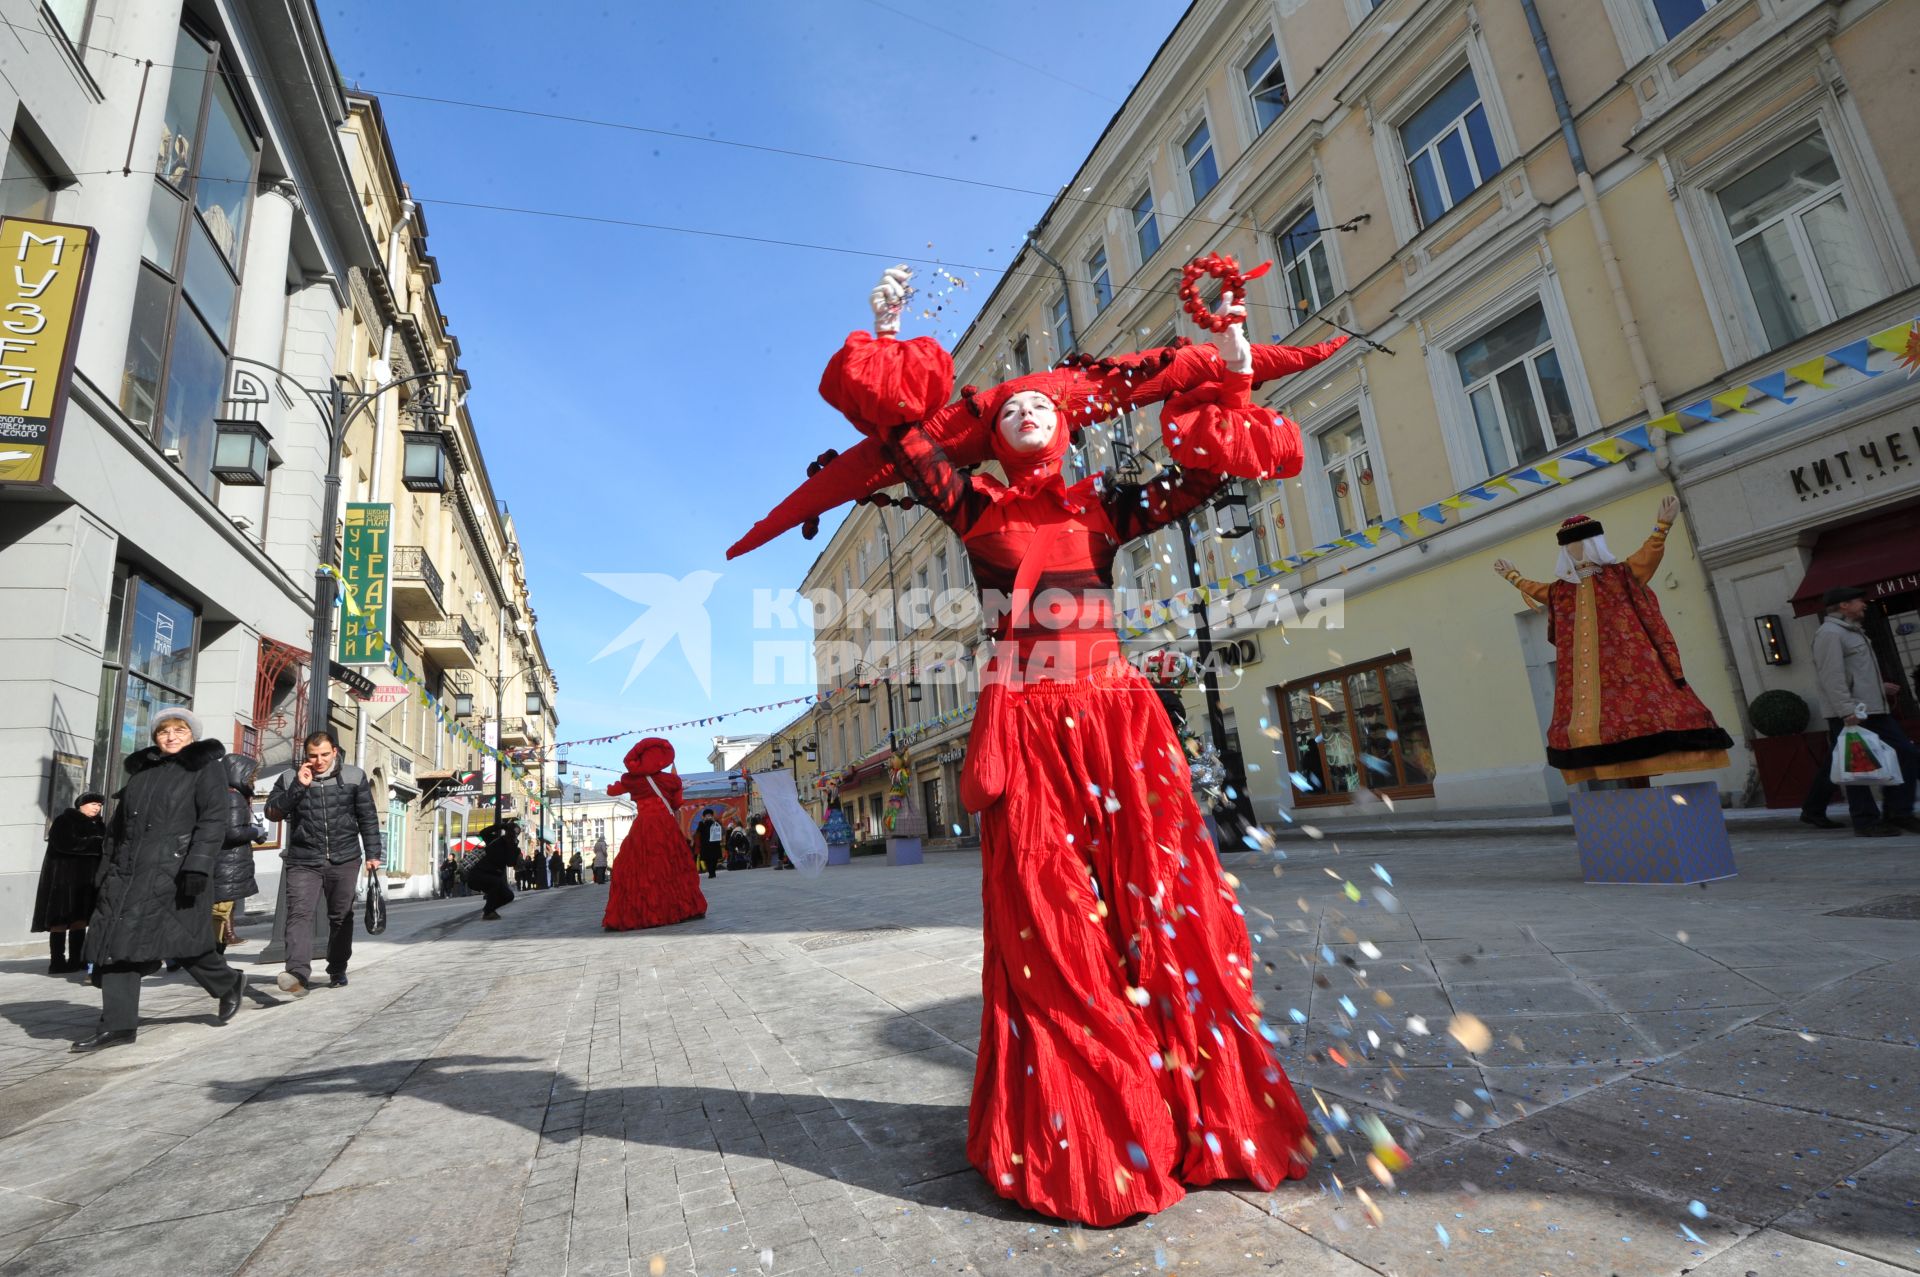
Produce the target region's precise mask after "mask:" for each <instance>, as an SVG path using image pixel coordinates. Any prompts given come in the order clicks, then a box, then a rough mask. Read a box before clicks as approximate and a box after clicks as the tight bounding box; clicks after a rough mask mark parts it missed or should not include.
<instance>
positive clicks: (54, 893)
mask: <svg viewBox="0 0 1920 1277" xmlns="http://www.w3.org/2000/svg"><path fill="white" fill-rule="evenodd" d="M106 802H107V796H106V795H105V794H102V793H99V792H98V791H95V790H88V791H87V792H86V793H84V794H82V795H80V796H79V797H78V798H76V799H74V800H73V806H71V807H69V808H67V810H65V811H63V812H61V813H60V814H59V815H58V816H55V817H54V818H53V824H52V825H50V826H49V827H48V828H47V853H46V855H45V856H43V857H41V860H40V883H39V886H38V887H37V888H36V889H35V891H34V893H33V926H32V928H31V930H34V931H44V932H46V933H47V948H48V950H49V952H50V954H51V959H50V961H49V962H48V963H47V974H48V975H65V974H67V973H68V972H70V971H78V970H79V969H80V968H81V967H83V966H85V965H86V963H85V962H84V961H83V960H82V959H81V956H80V955H81V953H82V952H83V951H84V950H85V948H86V945H87V919H89V918H91V917H92V916H93V906H94V901H95V899H96V892H95V889H94V885H93V884H94V880H95V879H96V878H97V877H98V876H99V873H100V852H101V850H102V849H103V847H104V845H105V842H106V836H107V822H106V819H105V818H104V817H103V816H102V815H101V812H102V810H103V809H104V808H105V807H106Z"/></svg>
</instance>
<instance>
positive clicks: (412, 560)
mask: <svg viewBox="0 0 1920 1277" xmlns="http://www.w3.org/2000/svg"><path fill="white" fill-rule="evenodd" d="M392 597H393V614H394V615H395V616H396V617H398V618H399V619H400V620H402V621H443V620H445V619H446V616H447V600H446V586H445V585H444V584H443V583H442V582H441V580H440V569H439V568H437V567H435V566H434V565H433V560H432V559H431V558H430V557H428V555H427V549H426V547H425V546H421V545H396V546H394V547H393V587H392Z"/></svg>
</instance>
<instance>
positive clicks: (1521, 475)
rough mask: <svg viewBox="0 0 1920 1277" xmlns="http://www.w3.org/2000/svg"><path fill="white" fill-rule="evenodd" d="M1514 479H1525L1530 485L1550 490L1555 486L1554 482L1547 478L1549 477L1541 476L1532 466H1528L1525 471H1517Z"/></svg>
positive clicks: (1514, 473)
mask: <svg viewBox="0 0 1920 1277" xmlns="http://www.w3.org/2000/svg"><path fill="white" fill-rule="evenodd" d="M1513 477H1514V478H1516V479H1525V480H1526V481H1527V482H1528V483H1537V484H1539V485H1541V486H1542V487H1546V488H1550V487H1552V486H1553V484H1554V480H1552V479H1549V478H1547V476H1545V475H1543V474H1541V473H1540V472H1539V471H1538V470H1536V469H1534V468H1533V467H1532V466H1528V467H1527V468H1526V469H1525V470H1515V471H1514V472H1513Z"/></svg>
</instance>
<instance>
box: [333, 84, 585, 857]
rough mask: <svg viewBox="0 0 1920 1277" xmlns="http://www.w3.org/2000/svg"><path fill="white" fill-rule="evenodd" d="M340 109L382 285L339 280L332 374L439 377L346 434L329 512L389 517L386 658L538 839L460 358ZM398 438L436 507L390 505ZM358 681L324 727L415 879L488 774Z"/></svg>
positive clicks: (365, 379)
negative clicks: (436, 705) (426, 463)
mask: <svg viewBox="0 0 1920 1277" xmlns="http://www.w3.org/2000/svg"><path fill="white" fill-rule="evenodd" d="M347 101H348V106H349V115H348V120H347V124H346V127H345V128H344V129H343V130H342V134H341V137H342V145H343V148H344V150H345V152H346V156H347V163H348V168H349V171H350V172H351V174H352V176H353V181H354V184H355V190H356V192H357V194H358V196H359V203H360V208H361V213H362V216H363V217H364V218H365V219H366V223H367V226H368V228H369V230H370V232H371V233H372V236H373V239H374V242H375V243H376V244H377V245H379V246H380V248H381V250H382V259H381V260H382V268H381V269H377V270H362V271H355V272H354V275H353V279H352V285H353V288H352V295H353V301H354V306H353V309H352V311H351V312H350V313H349V314H348V315H347V316H345V318H344V322H343V335H342V360H343V365H344V368H343V371H344V373H345V375H346V376H347V377H349V378H350V379H351V380H352V381H353V382H354V384H356V385H364V386H374V385H381V384H385V383H386V382H389V381H393V380H396V379H399V378H404V377H407V376H410V375H412V374H416V373H421V372H427V371H433V370H439V371H444V372H445V373H447V377H446V379H445V380H444V381H441V382H430V383H426V384H424V385H409V386H405V387H402V389H401V390H400V391H397V392H395V393H392V394H389V395H387V396H384V397H383V398H382V399H381V400H380V401H379V402H378V403H377V404H376V405H375V406H374V408H373V409H372V410H371V411H369V412H368V413H366V414H364V415H363V416H362V417H361V418H360V419H359V420H358V421H357V422H356V423H355V425H354V427H353V429H352V430H351V431H350V432H349V434H348V437H347V446H346V449H345V453H344V460H343V463H342V474H343V489H342V497H343V500H346V501H373V502H386V503H391V504H392V506H393V571H392V577H391V591H392V624H391V628H390V631H389V635H388V638H389V642H390V644H391V646H392V649H393V650H394V652H395V653H396V654H397V655H398V656H399V658H400V660H401V661H402V662H403V663H404V664H405V666H406V667H407V668H408V669H409V670H411V671H413V673H414V674H415V675H417V676H418V677H419V679H420V680H421V682H422V683H423V684H424V686H425V688H426V690H427V691H428V693H429V694H431V695H432V696H434V697H435V698H437V699H438V700H439V701H440V703H441V704H442V705H443V706H444V707H445V708H446V710H447V711H448V712H449V713H450V714H455V715H457V716H458V717H459V721H461V722H463V723H464V724H465V725H466V726H467V727H468V728H469V729H470V730H471V731H472V732H474V733H475V734H476V735H477V736H478V737H480V738H481V739H483V740H491V741H496V742H498V743H499V744H500V745H501V747H503V748H505V749H507V750H510V751H521V752H523V754H524V756H525V759H526V765H527V767H528V769H529V772H530V775H529V778H528V780H527V781H526V782H525V783H520V782H518V781H517V779H516V778H515V777H514V776H512V774H511V773H509V775H508V778H507V780H506V782H505V784H504V789H505V792H506V795H508V796H511V797H512V799H513V803H512V808H513V810H514V811H515V812H517V813H519V814H521V815H523V816H530V817H532V819H533V822H534V823H533V825H530V826H529V828H530V829H531V828H533V827H535V826H537V823H538V817H537V811H536V809H535V808H534V806H533V804H532V799H533V798H534V796H535V795H537V794H539V793H541V792H543V790H545V789H548V788H550V787H551V784H552V766H551V763H550V761H549V760H548V759H547V757H546V752H545V751H546V749H547V747H550V746H551V745H552V744H553V741H554V739H555V738H554V727H555V723H556V719H555V713H556V711H555V708H554V701H555V696H556V693H557V690H558V684H557V683H556V681H555V679H554V676H553V671H552V670H551V668H550V667H549V666H548V664H547V661H546V657H545V654H544V653H543V651H542V650H541V646H540V639H539V634H538V632H537V630H536V628H535V626H536V620H537V618H536V617H535V614H534V611H533V606H532V601H531V598H530V596H529V594H528V589H527V578H526V567H525V562H524V560H523V558H522V555H521V552H520V544H519V539H518V536H517V534H516V533H515V530H514V525H513V519H512V516H511V514H510V513H509V512H508V510H507V507H506V504H505V502H503V501H501V500H500V499H499V498H498V497H497V495H496V494H495V492H494V490H493V487H492V484H491V482H490V481H489V479H488V476H487V468H486V463H485V460H484V459H483V458H482V456H481V452H480V446H479V442H478V440H477V439H476V437H475V434H474V426H473V420H472V418H471V416H470V415H469V414H468V411H467V404H466V392H467V389H468V381H467V375H466V372H465V371H464V369H463V368H462V367H461V364H460V343H459V340H458V339H457V338H456V337H455V336H454V335H453V333H452V332H451V331H449V329H448V326H447V321H446V317H445V315H444V314H442V312H441V310H440V306H439V302H438V299H437V298H436V296H435V292H434V286H435V284H437V283H438V282H439V278H440V269H439V265H438V263H437V262H436V261H435V259H434V258H433V256H432V255H431V254H430V253H429V252H428V251H427V225H426V217H425V213H424V211H423V210H422V209H420V208H419V207H418V206H417V205H415V204H414V203H413V201H412V200H411V199H409V198H408V195H407V190H406V184H405V183H404V181H403V180H402V179H401V177H400V173H399V168H398V162H397V160H396V158H395V156H394V154H393V148H392V143H391V141H390V139H389V138H388V136H387V132H386V127H385V124H384V122H383V120H382V117H381V113H380V104H379V102H378V100H376V99H374V98H371V97H368V96H365V95H360V94H349V95H348V98H347ZM409 431H413V432H419V431H434V432H437V433H439V435H440V436H441V438H442V440H443V446H444V448H445V452H446V466H445V482H446V490H445V491H444V492H431V491H416V490H410V489H409V488H408V486H407V484H406V482H405V479H404V474H403V469H402V459H403V454H404V450H405V448H406V447H407V446H408V438H407V435H408V432H409ZM370 672H371V673H372V674H373V675H374V676H375V678H376V683H377V688H376V692H375V695H374V696H373V697H372V698H369V699H362V700H358V701H355V702H348V703H347V704H336V709H335V713H336V716H337V717H341V719H342V721H340V722H338V723H337V724H336V726H337V727H339V728H340V729H341V736H342V740H343V741H346V742H349V745H348V748H349V751H350V754H351V756H353V757H354V758H355V759H356V761H358V762H359V763H360V765H361V766H363V767H364V768H365V769H366V771H367V773H368V776H369V777H370V778H371V779H372V780H373V783H374V786H375V792H376V795H384V797H385V801H386V802H387V809H388V818H387V837H388V842H389V844H390V845H391V846H392V847H393V848H394V849H395V853H394V854H393V856H392V857H391V864H392V866H393V868H394V869H395V870H396V871H398V870H404V871H406V872H409V873H425V872H427V871H428V869H429V867H430V866H431V865H432V864H433V862H434V859H435V853H436V851H437V850H441V849H443V844H439V843H437V842H436V824H437V822H436V821H435V819H434V813H435V812H436V810H441V809H440V808H438V807H437V804H438V803H439V802H440V801H441V800H442V799H447V798H455V799H463V800H465V801H468V802H470V803H472V804H473V805H474V807H475V809H476V810H475V811H474V812H473V814H472V815H471V816H470V817H469V819H468V828H469V829H478V828H484V827H485V826H486V825H488V824H490V823H491V821H492V816H493V812H492V807H491V805H490V804H491V798H492V792H493V763H492V762H491V760H488V759H486V758H484V757H482V756H481V754H480V753H479V752H478V751H475V750H473V749H472V748H471V747H469V746H467V745H465V744H462V743H461V742H460V741H458V740H456V739H455V738H454V737H453V736H452V735H451V734H450V733H449V732H448V731H447V730H446V728H445V727H444V726H443V725H442V723H441V722H440V720H439V718H438V717H437V716H436V715H434V714H433V713H431V712H429V710H428V709H427V707H426V706H425V705H424V704H423V703H422V702H421V700H420V698H419V696H418V695H417V693H413V692H411V691H410V690H409V689H408V688H407V687H406V686H405V685H403V684H401V683H400V682H399V681H398V680H396V679H393V678H392V677H391V676H389V675H387V674H385V673H384V672H383V671H379V670H378V669H377V668H376V669H374V670H372V671H370ZM530 695H532V696H536V697H537V698H538V700H537V701H532V700H530V699H529V696H530ZM462 710H464V711H465V713H464V714H461V713H460V711H462ZM542 777H544V778H545V779H544V781H543V780H542V779H541V778H542ZM554 823H555V824H556V826H557V821H556V822H554ZM456 827H457V825H456ZM549 836H550V837H551V836H552V831H551V830H550V831H549ZM529 845H530V844H529ZM403 848H404V853H402V851H401V849H403Z"/></svg>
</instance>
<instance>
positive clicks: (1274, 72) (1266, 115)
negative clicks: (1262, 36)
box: [1240, 36, 1288, 134]
mask: <svg viewBox="0 0 1920 1277" xmlns="http://www.w3.org/2000/svg"><path fill="white" fill-rule="evenodd" d="M1240 74H1241V75H1242V76H1244V77H1245V78H1246V81H1247V101H1249V102H1250V103H1252V104H1253V131H1254V132H1255V133H1256V134H1260V133H1265V132H1266V131H1267V126H1268V125H1269V124H1272V123H1273V122H1274V121H1275V120H1277V119H1279V118H1280V113H1281V112H1282V111H1285V110H1286V109H1287V101H1288V98H1287V73H1286V71H1285V70H1284V69H1283V68H1282V67H1281V65H1280V47H1279V46H1278V45H1277V44H1275V43H1274V39H1273V37H1272V36H1268V37H1267V38H1266V40H1265V41H1264V42H1262V43H1261V45H1260V47H1259V48H1258V49H1257V50H1255V51H1254V55H1253V57H1252V58H1250V59H1249V60H1248V61H1247V64H1246V65H1245V66H1243V67H1241V68H1240Z"/></svg>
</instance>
